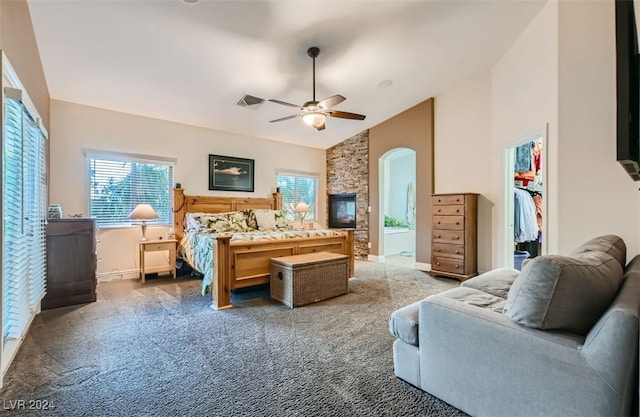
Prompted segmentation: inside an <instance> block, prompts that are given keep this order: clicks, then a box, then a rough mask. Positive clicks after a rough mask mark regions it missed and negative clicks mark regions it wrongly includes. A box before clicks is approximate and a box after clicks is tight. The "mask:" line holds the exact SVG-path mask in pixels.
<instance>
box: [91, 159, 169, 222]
mask: <svg viewBox="0 0 640 417" xmlns="http://www.w3.org/2000/svg"><path fill="white" fill-rule="evenodd" d="M88 159H89V183H90V184H91V186H90V196H89V199H90V201H89V212H90V215H91V216H92V217H95V218H96V223H97V224H98V225H99V226H102V227H104V226H107V227H109V226H113V227H115V226H119V227H122V226H130V225H132V222H131V220H130V219H129V218H128V216H129V213H131V212H132V211H133V209H134V208H135V207H136V206H137V205H138V204H150V205H151V206H152V207H153V209H154V210H155V211H156V213H158V216H159V218H158V219H152V220H148V221H147V223H148V224H166V225H171V224H173V212H172V210H171V207H172V201H173V194H172V189H173V163H172V162H167V161H162V160H157V161H154V160H139V159H137V158H135V157H132V156H126V155H111V154H88Z"/></svg>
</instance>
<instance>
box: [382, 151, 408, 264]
mask: <svg viewBox="0 0 640 417" xmlns="http://www.w3.org/2000/svg"><path fill="white" fill-rule="evenodd" d="M379 172H380V190H381V192H380V207H381V212H382V213H383V214H384V215H383V216H380V222H381V224H380V229H379V230H382V231H383V233H382V234H383V236H382V239H380V254H381V255H382V256H380V257H379V259H380V261H382V262H384V263H386V264H392V265H398V266H404V267H408V268H415V263H416V189H415V184H416V152H415V151H414V150H413V149H409V148H396V149H392V150H390V151H388V152H386V153H385V154H384V155H382V157H381V158H380V160H379Z"/></svg>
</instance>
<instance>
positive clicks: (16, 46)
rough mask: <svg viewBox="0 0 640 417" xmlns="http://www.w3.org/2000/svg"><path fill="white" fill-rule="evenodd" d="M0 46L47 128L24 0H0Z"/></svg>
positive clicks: (45, 98)
mask: <svg viewBox="0 0 640 417" xmlns="http://www.w3.org/2000/svg"><path fill="white" fill-rule="evenodd" d="M0 49H2V51H3V52H4V53H5V54H6V55H7V58H9V62H11V66H13V69H14V70H15V71H16V73H17V74H18V77H20V81H21V82H22V84H23V85H24V87H25V88H26V89H27V91H28V93H29V97H30V98H31V101H33V104H34V105H35V106H36V109H37V110H38V113H39V114H40V117H42V124H43V125H44V127H45V129H47V130H50V129H49V121H50V120H49V90H48V88H47V81H46V79H45V77H44V71H43V70H42V62H41V61H40V53H39V52H38V45H37V44H36V38H35V35H34V33H33V26H32V24H31V15H30V14H29V6H28V5H27V2H26V0H11V1H0Z"/></svg>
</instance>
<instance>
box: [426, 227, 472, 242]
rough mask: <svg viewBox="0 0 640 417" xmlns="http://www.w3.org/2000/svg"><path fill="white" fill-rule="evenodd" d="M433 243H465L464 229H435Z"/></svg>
mask: <svg viewBox="0 0 640 417" xmlns="http://www.w3.org/2000/svg"><path fill="white" fill-rule="evenodd" d="M432 234H433V243H454V244H456V245H464V231H462V230H438V229H434V230H433V232H432Z"/></svg>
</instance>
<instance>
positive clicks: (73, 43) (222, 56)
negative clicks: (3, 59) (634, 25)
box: [28, 0, 544, 149]
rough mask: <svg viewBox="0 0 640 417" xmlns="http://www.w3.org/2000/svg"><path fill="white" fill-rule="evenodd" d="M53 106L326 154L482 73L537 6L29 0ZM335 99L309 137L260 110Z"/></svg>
mask: <svg viewBox="0 0 640 417" xmlns="http://www.w3.org/2000/svg"><path fill="white" fill-rule="evenodd" d="M28 3H29V8H30V11H31V16H32V20H33V25H34V30H35V34H36V39H37V43H38V48H39V51H40V55H41V58H42V64H43V68H44V72H45V76H46V80H47V84H48V87H49V92H50V95H51V98H53V99H57V100H63V101H69V102H74V103H80V104H85V105H89V106H95V107H100V108H105V109H110V110H116V111H121V112H126V113H131V114H137V115H143V116H149V117H153V118H159V119H164V120H170V121H175V122H179V123H185V124H189V125H195V126H202V127H208V128H213V129H217V130H222V131H228V132H233V133H238V134H244V135H249V136H255V137H261V138H268V139H273V140H278V141H284V142H291V143H297V144H301V145H305V146H311V147H317V148H323V149H324V148H327V147H330V146H332V145H334V144H336V143H338V142H340V141H342V140H344V139H346V138H348V137H350V136H352V135H354V134H356V133H358V132H361V131H362V130H365V129H367V128H369V127H372V126H375V125H376V124H379V123H380V122H383V121H384V120H386V119H389V118H390V117H392V116H394V115H396V114H398V113H400V112H402V111H404V110H406V109H408V108H410V107H412V106H414V105H416V104H418V103H420V102H422V101H424V100H426V99H428V98H430V97H434V96H436V95H438V94H440V93H442V92H443V91H445V90H447V89H448V88H450V87H452V86H453V85H455V83H456V82H458V81H459V80H460V79H462V78H464V77H466V76H469V75H471V74H473V73H475V72H478V71H480V70H483V69H486V68H489V67H490V66H491V65H492V64H494V63H495V62H496V61H497V60H498V59H499V58H500V56H502V54H504V52H505V51H506V50H507V48H508V47H509V46H510V45H511V44H512V42H513V41H514V40H515V38H516V37H517V36H518V35H519V34H520V32H521V31H522V30H523V29H524V27H525V26H526V25H527V24H528V23H529V22H530V21H531V20H532V19H533V17H534V16H535V15H536V14H537V13H538V12H539V11H540V10H541V8H542V6H543V4H544V0H531V1H527V0H500V1H486V0H468V1H465V0H443V1H431V0H430V1H426V0H422V1H392V0H388V1H367V0H359V1H356V0H354V1H279V0H262V1H249V0H245V1H237V0H234V1H218V0H200V1H195V2H194V0H190V1H184V0H126V1H118V0H83V1H78V0H29V1H28ZM311 46H318V47H319V48H320V55H319V56H318V58H317V59H316V76H317V79H316V88H317V91H316V98H317V99H318V100H322V99H323V98H326V97H328V96H331V95H334V94H341V95H343V96H345V97H346V98H347V100H346V101H344V102H342V103H340V104H339V105H337V106H335V109H336V110H342V111H347V112H354V113H361V114H365V115H366V116H367V117H366V119H365V120H364V121H357V120H345V119H336V118H329V119H327V122H326V129H325V130H323V131H316V130H314V129H312V128H310V127H308V126H306V125H305V124H304V123H303V122H302V120H301V119H297V118H296V119H291V120H286V121H282V122H278V123H270V122H269V121H270V120H273V119H278V118H281V117H285V116H289V115H292V114H296V113H297V110H296V109H295V108H291V107H286V106H282V105H278V104H275V103H272V102H269V101H265V102H264V103H262V104H260V105H257V106H248V107H243V106H239V105H238V104H237V103H238V101H239V100H240V99H241V98H242V96H243V95H244V94H249V95H252V96H256V97H259V98H263V99H279V100H282V101H285V102H289V103H294V104H300V105H301V104H303V103H304V102H306V101H308V100H311V98H312V87H313V86H312V60H311V58H310V57H309V56H308V55H307V52H306V51H307V49H308V48H309V47H311Z"/></svg>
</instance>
